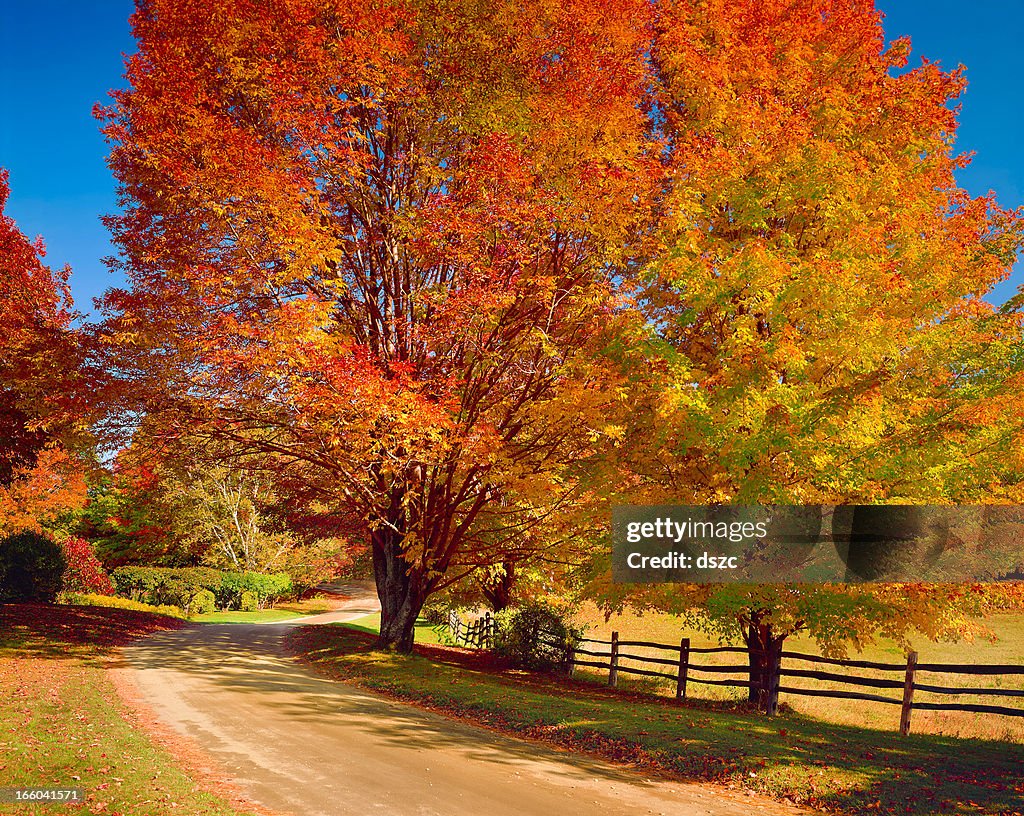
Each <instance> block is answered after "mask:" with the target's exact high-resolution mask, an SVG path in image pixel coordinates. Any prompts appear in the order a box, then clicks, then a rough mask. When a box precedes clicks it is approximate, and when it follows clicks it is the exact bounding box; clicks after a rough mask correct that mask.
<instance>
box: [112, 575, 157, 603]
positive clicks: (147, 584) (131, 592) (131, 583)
mask: <svg viewBox="0 0 1024 816" xmlns="http://www.w3.org/2000/svg"><path fill="white" fill-rule="evenodd" d="M165 572H166V570H162V569H159V568H157V567H118V568H117V569H115V570H114V571H113V572H112V573H111V577H112V578H113V579H114V588H115V589H116V590H117V594H118V595H121V596H123V597H125V598H131V599H132V600H133V601H138V602H140V603H146V602H147V601H148V599H151V598H152V599H155V597H156V590H157V587H159V586H160V584H162V583H163V581H164V573H165Z"/></svg>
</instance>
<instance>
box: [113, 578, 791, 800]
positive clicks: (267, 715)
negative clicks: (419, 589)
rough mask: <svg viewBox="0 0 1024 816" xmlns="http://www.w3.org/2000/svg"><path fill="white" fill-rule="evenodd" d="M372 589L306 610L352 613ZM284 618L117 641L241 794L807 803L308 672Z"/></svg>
mask: <svg viewBox="0 0 1024 816" xmlns="http://www.w3.org/2000/svg"><path fill="white" fill-rule="evenodd" d="M374 602H375V599H371V598H369V597H366V598H356V599H354V602H353V603H352V604H350V608H349V609H347V610H344V611H340V612H332V613H327V614H325V615H322V616H317V617H316V618H312V619H311V618H306V619H303V621H302V623H310V622H317V621H319V622H330V621H333V620H344V619H353V618H356V617H360V616H362V615H365V614H367V613H368V612H369V611H372V610H373V609H374V608H375V606H374V605H373V604H374ZM293 625H295V622H287V623H283V624H280V623H279V624H206V625H202V626H198V627H194V628H190V629H185V630H179V631H174V632H165V633H161V634H159V635H157V636H154V637H151V638H148V639H146V640H143V641H140V642H138V643H137V644H135V645H133V646H131V647H127V648H125V649H124V650H123V655H124V658H125V666H126V668H125V669H122V670H121V671H122V672H123V673H124V674H125V676H126V677H127V678H128V679H129V681H130V682H131V683H132V684H133V685H134V686H135V687H136V688H137V690H138V692H139V695H140V696H141V698H142V699H143V700H145V702H146V703H147V704H148V705H149V706H150V707H151V708H152V709H153V711H154V712H155V714H156V716H157V717H158V718H159V719H160V720H161V721H162V722H163V723H164V724H166V725H167V726H170V727H171V728H172V729H174V730H176V731H177V732H179V733H181V734H184V735H186V736H188V737H190V738H192V739H193V740H194V741H196V742H197V743H198V744H199V745H200V746H202V748H203V749H204V750H205V751H206V752H207V753H208V754H210V755H211V756H212V758H213V759H214V760H215V761H216V762H217V763H218V764H219V765H220V766H221V768H223V769H224V770H225V771H226V772H227V773H228V774H229V775H231V776H232V777H233V778H234V780H235V784H236V786H237V787H238V788H239V789H240V790H241V792H242V793H243V794H244V795H245V796H247V797H248V798H250V799H251V800H253V801H255V802H257V803H259V804H261V805H264V806H265V807H267V808H270V809H272V810H275V811H279V812H282V813H292V814H295V816H350V815H351V816H367V814H386V815H387V816H561V814H569V813H573V814H575V813H585V814H588V816H591V815H593V816H627V814H628V816H640V815H641V814H666V816H676V815H677V814H678V816H746V814H752V813H762V814H778V815H779V816H781V815H782V814H797V813H805V812H806V811H801V810H799V809H797V808H794V807H788V806H786V805H782V804H776V803H772V802H769V801H767V800H762V799H760V798H755V797H750V796H743V795H741V794H732V793H727V792H724V791H722V790H721V789H717V788H712V787H707V786H702V785H691V784H683V783H668V782H660V781H657V782H655V781H648V780H645V779H643V778H642V777H639V776H637V775H635V774H633V773H631V772H629V771H627V770H624V769H620V768H616V767H615V766H613V765H610V764H607V763H604V762H599V761H597V760H593V759H590V758H587V757H580V756H576V755H570V754H567V753H561V752H557V751H554V750H551V749H548V748H545V747H543V746H540V745H537V744H534V743H530V742H524V741H519V740H515V739H511V738H507V737H503V736H500V735H496V734H494V733H492V732H490V731H488V730H485V729H480V728H474V727H471V726H467V725H464V724H462V723H458V722H454V721H451V720H448V719H445V718H443V717H439V716H436V715H434V714H431V713H428V712H423V711H420V710H418V709H416V708H413V707H410V706H407V705H402V704H399V703H395V702H391V701H388V700H385V699H382V698H380V697H376V696H374V695H371V694H369V693H367V692H364V691H361V690H359V689H356V688H354V687H351V686H348V685H345V684H344V683H339V682H335V681H331V680H326V679H322V678H319V677H317V676H316V675H314V674H312V673H311V672H310V671H309V670H308V669H306V668H305V667H303V666H301V665H299V664H298V663H296V662H295V661H293V660H292V659H290V658H289V657H287V656H286V655H285V654H284V653H283V651H282V645H281V644H282V639H283V636H284V634H285V632H286V631H287V630H288V628H289V627H290V626H293Z"/></svg>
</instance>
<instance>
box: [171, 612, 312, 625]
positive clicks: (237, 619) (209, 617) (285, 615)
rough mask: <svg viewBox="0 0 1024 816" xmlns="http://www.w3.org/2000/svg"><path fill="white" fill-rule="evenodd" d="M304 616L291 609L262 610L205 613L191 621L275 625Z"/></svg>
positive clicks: (193, 617)
mask: <svg viewBox="0 0 1024 816" xmlns="http://www.w3.org/2000/svg"><path fill="white" fill-rule="evenodd" d="M304 614H307V613H304V612H295V611H294V610H289V609H260V610H258V611H256V612H237V611H232V612H205V613H203V614H202V615H193V616H192V617H191V618H189V620H192V621H195V622H197V623H273V622H274V621H283V620H292V619H293V618H301V617H302V616H303V615H304Z"/></svg>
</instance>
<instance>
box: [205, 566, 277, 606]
mask: <svg viewBox="0 0 1024 816" xmlns="http://www.w3.org/2000/svg"><path fill="white" fill-rule="evenodd" d="M291 590H292V580H291V578H289V577H288V574H287V573H284V572H277V573H274V574H273V575H265V574H263V573H259V572H225V573H224V580H223V581H222V582H221V586H220V592H219V593H218V596H217V600H218V601H219V602H220V604H221V605H222V606H223V607H224V608H229V607H233V608H239V609H243V608H244V607H242V596H243V595H244V594H245V593H246V592H251V593H252V594H253V595H255V596H256V608H257V609H262V608H263V607H264V606H265V605H266V604H267V603H268V602H269V603H271V604H272V603H274V601H276V600H277V599H278V598H280V597H281V596H282V595H286V594H288V593H289V592H291Z"/></svg>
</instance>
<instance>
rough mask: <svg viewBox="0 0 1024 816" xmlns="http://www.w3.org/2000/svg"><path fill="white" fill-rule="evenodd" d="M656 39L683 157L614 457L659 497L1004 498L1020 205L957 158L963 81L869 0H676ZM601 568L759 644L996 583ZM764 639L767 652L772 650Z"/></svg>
mask: <svg viewBox="0 0 1024 816" xmlns="http://www.w3.org/2000/svg"><path fill="white" fill-rule="evenodd" d="M655 30H656V34H655V37H654V41H653V42H654V44H653V47H652V51H651V55H652V64H653V69H654V78H653V83H654V88H655V94H656V99H657V105H656V110H658V111H660V116H659V117H658V121H659V125H660V127H661V130H662V133H663V136H664V140H665V145H666V147H665V160H666V165H667V168H668V173H669V181H668V187H667V193H666V195H665V197H664V199H663V201H662V209H661V212H660V217H659V225H660V229H659V232H658V235H659V238H660V241H661V246H660V248H658V250H657V252H656V255H655V257H654V259H653V261H652V263H651V264H650V265H649V267H648V272H649V274H648V276H647V278H646V280H645V281H644V282H643V283H644V284H645V285H644V286H643V288H641V290H640V292H639V295H638V299H637V302H638V304H639V306H640V308H642V309H643V311H644V314H645V315H646V318H647V323H646V327H647V331H648V336H647V344H646V346H645V349H646V354H645V358H644V359H646V360H647V361H651V362H652V363H653V364H652V365H651V366H650V368H641V367H639V366H636V368H637V370H638V371H649V372H650V374H651V376H649V377H648V378H647V379H646V383H640V384H638V389H637V393H643V391H644V387H645V385H646V389H647V390H646V397H645V398H643V399H638V400H637V406H638V407H637V411H636V412H635V414H634V422H633V424H632V425H631V433H630V437H629V438H627V439H626V440H624V442H623V445H622V446H621V451H620V452H621V460H622V461H623V462H625V463H628V464H627V468H626V469H627V470H628V472H629V473H630V474H631V476H630V478H629V480H628V484H629V486H630V490H629V491H628V492H627V494H626V496H627V498H628V499H629V500H632V501H643V502H646V503H650V504H660V503H666V504H671V503H676V504H707V503H716V502H725V503H728V502H734V503H738V504H757V503H764V504H771V503H779V504H801V503H810V504H814V503H825V504H831V503H858V502H859V503H875V502H889V503H896V504H899V503H910V504H913V503H919V502H929V501H930V502H939V503H945V502H950V501H961V502H985V501H1007V500H1012V499H1013V498H1014V496H1016V495H1017V492H1018V491H1019V482H1020V462H1021V459H1020V455H1021V441H1022V435H1021V426H1022V423H1021V421H1020V413H1019V410H1018V409H1017V408H1015V407H1014V406H1015V404H1017V402H1018V401H1019V395H1020V393H1021V388H1022V382H1024V381H1022V378H1021V371H1020V364H1021V362H1022V360H1024V357H1022V356H1021V353H1020V352H1021V315H1020V313H1019V312H1018V311H1017V309H1016V304H1015V302H1011V303H1010V304H1008V305H1007V306H1006V307H1005V308H1003V309H996V308H994V307H993V306H991V305H990V304H989V303H987V302H986V301H985V300H984V297H985V296H986V294H987V293H988V292H989V291H990V289H991V287H992V286H993V285H994V284H995V283H997V282H998V281H1001V280H1003V279H1005V278H1006V277H1007V276H1008V275H1009V269H1010V266H1011V265H1012V263H1013V261H1014V258H1015V255H1016V251H1017V249H1018V248H1019V246H1020V244H1021V236H1022V223H1021V218H1020V214H1019V213H1012V212H1008V211H1005V210H1002V209H1000V208H999V207H998V206H997V204H996V202H995V201H994V199H993V198H992V197H991V196H989V197H983V198H971V197H970V196H969V195H968V194H967V193H966V192H965V191H964V190H963V189H961V188H960V187H959V186H958V185H957V183H956V179H955V177H954V174H955V171H956V170H957V169H958V168H960V167H962V166H964V164H966V162H967V161H968V158H967V157H965V156H959V155H957V154H956V152H955V151H954V137H955V134H956V125H957V120H956V113H957V109H956V107H955V105H954V100H955V99H956V97H957V96H958V95H959V94H960V92H961V91H962V89H963V87H964V84H965V80H964V77H963V76H962V74H961V72H960V71H959V70H956V71H952V72H947V71H943V70H941V69H940V68H939V67H938V66H937V65H935V64H933V63H929V62H927V61H923V62H922V63H921V65H920V66H919V67H917V68H914V69H912V70H908V69H907V68H906V66H907V62H908V53H909V43H908V42H906V41H904V40H899V41H896V42H894V43H892V44H890V45H889V46H886V43H885V40H884V38H883V32H882V26H881V19H880V15H879V13H878V12H877V11H875V9H874V8H873V4H872V3H869V2H861V1H860V0H800V2H795V3H781V4H780V3H762V2H755V1H754V0H750V2H724V0H723V1H721V2H719V1H717V0H713V1H712V2H689V1H688V0H673V1H670V2H667V3H660V4H658V6H657V13H656V24H655ZM606 581H607V576H605V579H604V580H603V581H601V582H599V584H597V585H596V586H595V587H594V591H595V593H596V594H598V595H599V596H602V597H604V598H605V599H606V600H608V601H609V602H610V603H611V604H612V605H613V606H614V605H616V604H617V603H620V602H622V601H623V600H624V599H625V598H627V597H628V598H629V599H630V600H631V601H632V602H633V603H634V604H636V605H639V606H653V607H656V608H659V609H669V610H673V611H688V610H697V613H696V615H695V620H696V621H697V622H702V623H703V625H705V627H706V628H709V629H712V630H714V631H717V632H720V633H721V632H723V631H724V632H727V633H728V634H742V636H743V637H744V638H746V639H747V641H748V643H749V644H750V646H751V649H752V650H760V651H761V652H762V653H765V652H768V651H769V650H770V649H773V648H776V647H777V645H778V643H779V642H780V641H781V639H782V638H784V637H785V636H787V635H788V634H790V633H792V632H794V631H800V630H808V631H810V632H811V633H812V634H813V635H814V636H815V637H817V638H818V639H819V642H821V643H822V645H823V646H825V647H826V648H830V647H831V648H841V644H844V643H854V644H861V643H863V642H864V640H865V639H866V638H867V637H869V636H870V635H871V634H872V633H874V632H877V631H882V632H885V633H887V634H890V635H897V636H903V635H905V634H906V632H907V631H908V630H909V629H911V628H916V629H918V630H919V631H922V632H925V633H926V634H928V635H929V636H933V637H939V636H944V635H945V636H956V635H959V634H965V633H968V632H970V631H971V629H972V617H973V616H975V615H976V614H977V613H979V612H981V611H983V610H984V609H985V608H986V600H985V598H984V595H985V592H986V590H985V588H984V587H981V586H977V587H973V588H972V587H960V588H954V589H950V588H948V587H941V586H935V585H932V586H916V587H870V586H860V587H824V588H822V587H818V588H814V587H799V588H793V587H760V588H757V587H754V588H751V587H737V586H731V585H730V586H719V587H682V586H677V587H651V588H647V589H636V588H634V589H632V590H630V589H629V588H627V587H622V586H619V587H614V586H611V585H610V584H608V583H606ZM757 659H758V658H756V657H755V656H753V655H752V660H757Z"/></svg>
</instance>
